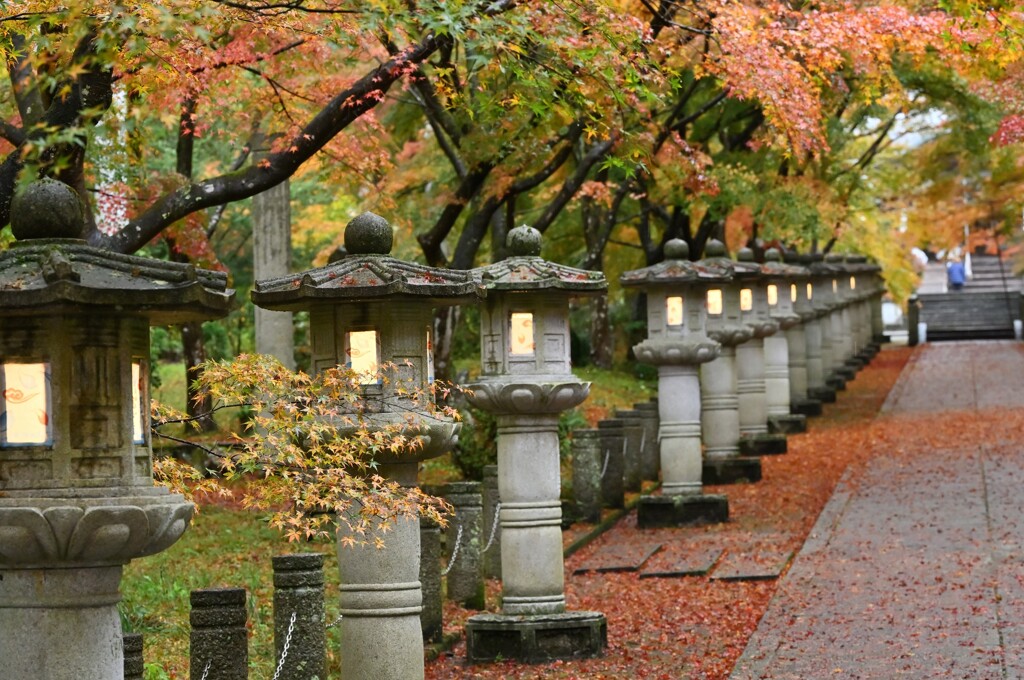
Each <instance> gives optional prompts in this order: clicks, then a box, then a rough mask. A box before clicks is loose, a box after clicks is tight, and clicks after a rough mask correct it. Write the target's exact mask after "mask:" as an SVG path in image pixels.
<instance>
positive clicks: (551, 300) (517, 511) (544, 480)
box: [466, 226, 607, 663]
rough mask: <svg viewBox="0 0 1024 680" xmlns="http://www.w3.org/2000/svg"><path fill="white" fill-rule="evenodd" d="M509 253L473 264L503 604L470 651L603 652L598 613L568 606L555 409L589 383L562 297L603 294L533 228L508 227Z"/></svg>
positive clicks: (480, 394)
mask: <svg viewBox="0 0 1024 680" xmlns="http://www.w3.org/2000/svg"><path fill="white" fill-rule="evenodd" d="M507 245H508V249H509V251H510V253H511V256H510V257H509V258H508V259H506V260H503V261H501V262H497V263H495V264H492V265H488V266H485V267H480V268H478V269H475V270H473V275H474V276H475V277H476V278H477V280H478V281H479V282H480V285H481V286H482V287H483V288H485V289H486V292H487V297H486V299H485V300H484V303H483V306H482V308H481V310H480V351H481V375H480V378H479V380H477V381H476V382H475V383H473V384H470V385H469V386H468V387H469V388H470V389H471V390H472V394H471V395H470V396H469V400H470V401H471V402H472V403H473V404H474V405H475V406H477V407H479V408H481V409H483V410H485V411H489V412H491V413H493V414H495V415H496V416H497V422H498V493H499V497H500V501H501V511H500V513H499V517H500V522H501V576H502V587H503V592H502V611H501V613H500V614H479V615H477V616H473V617H472V618H470V619H469V621H468V622H467V623H466V647H467V656H468V658H469V661H470V662H471V663H474V662H484V661H493V660H495V659H497V658H501V657H504V658H513V659H520V660H523V661H544V660H552V659H565V658H585V657H591V656H597V655H599V654H600V653H601V650H602V649H603V647H604V645H605V643H606V639H607V626H606V623H605V618H604V615H603V614H600V613H597V612H568V611H566V610H565V584H564V575H563V572H564V568H563V564H562V530H561V522H562V506H561V502H560V500H559V496H560V492H561V483H560V471H559V457H558V417H559V414H560V413H561V412H562V411H565V410H566V409H570V408H572V407H574V406H576V405H577V404H580V403H582V402H583V400H584V399H586V397H587V394H588V393H589V390H590V384H589V383H584V382H580V381H579V380H578V379H577V378H576V377H575V376H574V375H573V374H572V367H571V365H570V359H569V299H570V298H572V297H577V296H580V295H600V294H602V293H604V291H605V289H606V288H607V284H606V282H605V279H604V275H603V274H601V273H600V272H593V271H585V270H581V269H574V268H571V267H564V266H561V265H558V264H555V263H553V262H548V261H546V260H544V259H543V258H541V257H540V249H541V238H540V232H538V231H537V230H536V229H533V228H531V227H526V226H522V227H517V228H515V229H512V230H511V231H509V234H508V241H507Z"/></svg>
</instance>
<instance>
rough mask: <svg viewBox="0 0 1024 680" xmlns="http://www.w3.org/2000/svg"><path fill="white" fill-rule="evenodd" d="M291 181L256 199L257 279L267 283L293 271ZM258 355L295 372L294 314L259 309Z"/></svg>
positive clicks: (254, 247)
mask: <svg viewBox="0 0 1024 680" xmlns="http://www.w3.org/2000/svg"><path fill="white" fill-rule="evenodd" d="M290 201H291V191H290V189H289V185H288V180H285V181H283V182H281V183H280V184H278V185H277V186H274V187H271V188H270V189H267V190H266V191H263V192H261V193H258V194H256V195H255V196H253V198H252V222H253V224H252V265H253V279H254V280H265V279H275V278H278V277H281V276H286V275H288V274H289V273H290V272H291V261H292V257H291V255H292V220H291V206H290ZM254 311H255V321H256V352H257V353H258V354H270V355H272V356H274V357H277V359H278V361H280V362H281V363H282V364H283V365H284V366H285V367H286V368H287V369H289V370H292V371H294V370H295V341H294V327H293V325H292V313H291V312H275V311H271V310H269V309H263V308H262V307H256V308H255V310H254Z"/></svg>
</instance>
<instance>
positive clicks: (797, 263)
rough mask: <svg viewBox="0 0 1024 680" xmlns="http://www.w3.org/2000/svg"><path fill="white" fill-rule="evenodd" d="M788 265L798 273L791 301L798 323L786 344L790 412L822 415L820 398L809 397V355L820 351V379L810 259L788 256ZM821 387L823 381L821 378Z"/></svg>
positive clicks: (789, 331)
mask: <svg viewBox="0 0 1024 680" xmlns="http://www.w3.org/2000/svg"><path fill="white" fill-rule="evenodd" d="M785 262H786V264H787V265H789V266H790V267H793V268H795V270H797V272H798V273H797V274H795V275H794V281H792V282H791V283H790V284H789V298H790V300H791V301H792V305H793V313H794V314H795V315H796V316H797V317H799V322H798V323H796V324H794V325H793V326H791V327H789V328H788V329H786V343H787V344H788V345H789V399H790V410H791V411H792V412H793V413H795V414H799V415H803V416H804V417H807V416H820V415H821V412H822V405H821V401H820V400H819V399H816V398H813V397H810V396H808V395H809V392H810V386H811V379H810V375H811V368H810V363H811V362H810V359H809V353H810V352H812V351H817V369H816V370H817V373H818V376H819V379H820V377H821V322H820V320H819V319H818V312H817V310H815V309H814V305H813V304H812V300H813V298H814V284H812V283H811V272H810V270H809V269H808V268H807V267H806V266H804V264H809V263H810V256H808V255H799V254H797V253H786V255H785ZM815 334H816V335H817V344H816V345H814V346H813V348H812V344H813V343H812V342H811V339H812V336H813V335H815ZM822 385H824V380H823V379H822Z"/></svg>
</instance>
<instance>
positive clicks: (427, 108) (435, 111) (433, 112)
mask: <svg viewBox="0 0 1024 680" xmlns="http://www.w3.org/2000/svg"><path fill="white" fill-rule="evenodd" d="M412 85H413V93H412V94H413V97H415V98H416V101H417V102H418V103H419V105H420V107H421V108H422V109H423V114H424V115H425V116H426V118H427V122H428V123H430V128H431V129H432V130H433V131H434V136H435V137H436V138H437V143H438V145H439V146H440V147H441V151H443V152H444V155H445V156H447V157H448V161H449V162H450V163H451V164H452V167H453V168H454V169H455V174H456V175H458V176H459V179H465V178H466V173H467V172H468V170H467V169H466V164H465V162H463V160H462V159H461V158H460V157H459V153H458V151H457V149H458V147H459V146H461V144H462V135H461V134H460V133H459V128H458V126H456V125H455V120H454V119H453V118H452V117H451V114H449V113H448V112H447V111H446V110H445V109H444V107H443V106H442V105H441V102H440V101H438V99H437V93H436V92H435V91H434V88H433V87H432V86H431V85H430V81H429V80H428V79H427V76H426V74H425V73H423V69H418V70H417V71H416V73H414V74H413V77H412Z"/></svg>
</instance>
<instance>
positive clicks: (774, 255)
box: [764, 248, 782, 262]
mask: <svg viewBox="0 0 1024 680" xmlns="http://www.w3.org/2000/svg"><path fill="white" fill-rule="evenodd" d="M764 261H765V262H782V252H781V251H780V250H779V249H778V248H769V249H768V250H766V251H764Z"/></svg>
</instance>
